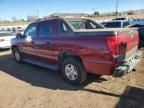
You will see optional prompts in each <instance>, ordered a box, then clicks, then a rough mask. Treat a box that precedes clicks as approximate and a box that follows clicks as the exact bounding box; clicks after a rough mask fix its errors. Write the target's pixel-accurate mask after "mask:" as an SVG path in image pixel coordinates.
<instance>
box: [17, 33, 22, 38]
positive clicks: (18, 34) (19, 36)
mask: <svg viewBox="0 0 144 108" xmlns="http://www.w3.org/2000/svg"><path fill="white" fill-rule="evenodd" d="M23 37H24V36H23V35H22V34H21V33H17V34H16V38H23Z"/></svg>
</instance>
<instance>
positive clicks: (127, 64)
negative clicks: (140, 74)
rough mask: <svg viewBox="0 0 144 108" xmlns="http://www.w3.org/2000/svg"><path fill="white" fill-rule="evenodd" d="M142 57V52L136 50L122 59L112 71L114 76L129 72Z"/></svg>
mask: <svg viewBox="0 0 144 108" xmlns="http://www.w3.org/2000/svg"><path fill="white" fill-rule="evenodd" d="M141 58H142V52H141V51H138V52H136V53H135V54H134V56H132V57H131V58H130V59H129V60H127V61H124V62H123V63H122V64H121V65H119V66H118V67H117V68H116V69H115V70H114V72H113V76H114V77H120V76H123V75H125V74H128V73H129V72H131V71H132V70H133V69H134V68H135V67H136V65H137V64H138V63H139V62H140V60H141Z"/></svg>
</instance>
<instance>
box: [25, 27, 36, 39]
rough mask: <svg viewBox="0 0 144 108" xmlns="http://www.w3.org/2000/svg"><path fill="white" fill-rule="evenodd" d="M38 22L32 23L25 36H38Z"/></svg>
mask: <svg viewBox="0 0 144 108" xmlns="http://www.w3.org/2000/svg"><path fill="white" fill-rule="evenodd" d="M36 28H37V25H36V24H31V25H29V27H28V28H27V29H26V31H25V33H24V36H30V37H36Z"/></svg>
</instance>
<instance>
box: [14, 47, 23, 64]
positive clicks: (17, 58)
mask: <svg viewBox="0 0 144 108" xmlns="http://www.w3.org/2000/svg"><path fill="white" fill-rule="evenodd" d="M12 52H13V56H14V59H15V61H16V62H18V63H22V56H21V54H20V51H19V49H18V48H14V49H13V51H12Z"/></svg>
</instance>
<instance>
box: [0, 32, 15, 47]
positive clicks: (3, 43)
mask: <svg viewBox="0 0 144 108" xmlns="http://www.w3.org/2000/svg"><path fill="white" fill-rule="evenodd" d="M14 37H15V36H14V35H13V33H11V32H0V49H5V48H10V47H11V43H10V40H11V39H12V38H14Z"/></svg>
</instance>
